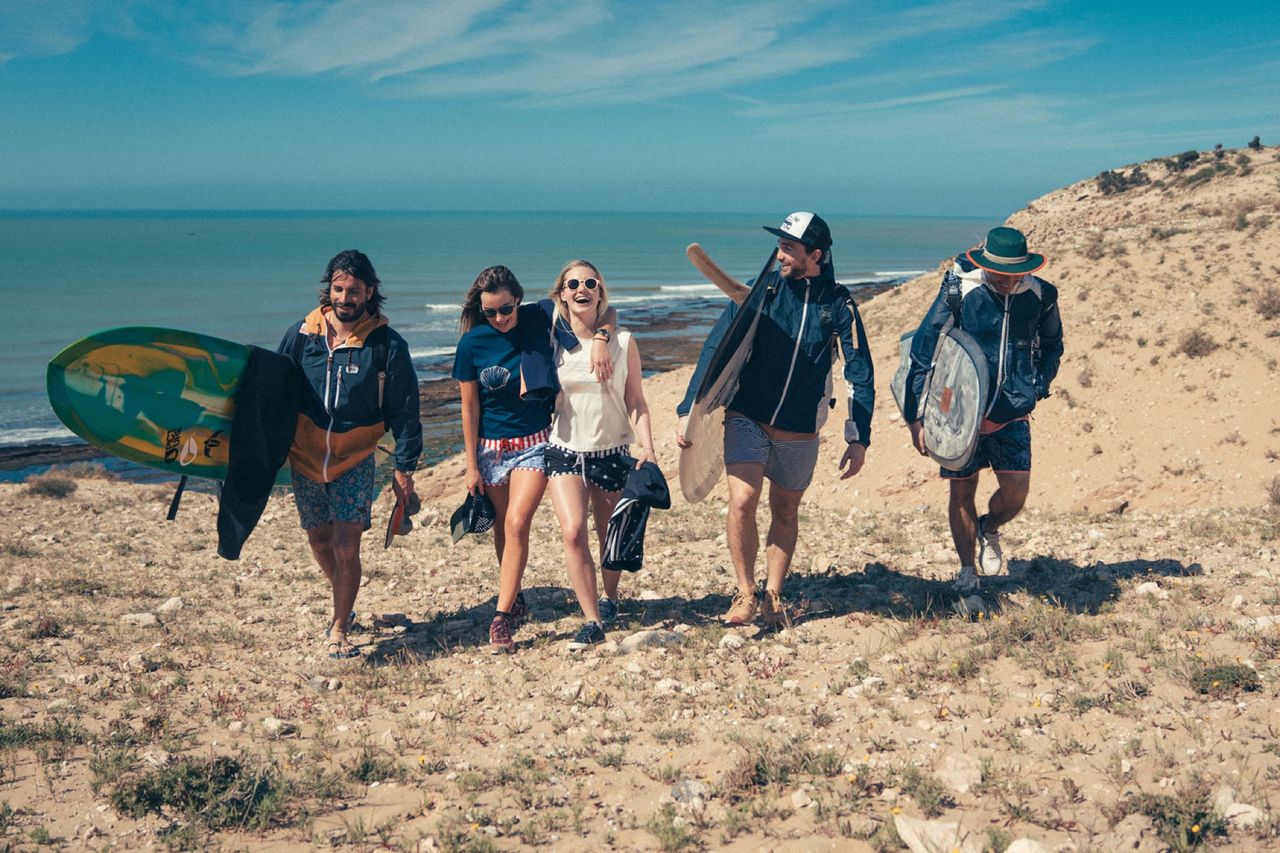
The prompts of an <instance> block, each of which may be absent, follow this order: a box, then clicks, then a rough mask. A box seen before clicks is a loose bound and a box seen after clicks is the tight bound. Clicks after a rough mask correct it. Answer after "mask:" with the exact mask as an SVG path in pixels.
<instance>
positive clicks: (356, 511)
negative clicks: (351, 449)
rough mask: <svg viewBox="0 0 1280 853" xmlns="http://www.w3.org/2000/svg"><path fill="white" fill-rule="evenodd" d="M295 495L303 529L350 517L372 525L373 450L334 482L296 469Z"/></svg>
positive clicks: (357, 521) (349, 519) (367, 527)
mask: <svg viewBox="0 0 1280 853" xmlns="http://www.w3.org/2000/svg"><path fill="white" fill-rule="evenodd" d="M293 499H294V502H295V503H297V505H298V517H299V518H300V519H301V520H302V529H303V530H310V529H311V528H313V527H319V526H320V525H322V524H329V523H332V522H334V521H350V522H355V523H358V524H362V525H364V529H365V530H368V529H369V522H370V516H369V508H370V507H371V506H372V505H373V454H372V453H370V454H369V455H368V456H367V457H366V458H365V460H364V461H363V462H360V463H358V464H357V465H356V466H355V467H354V468H352V469H351V470H349V471H344V472H343V473H341V474H339V475H338V477H337V479H335V480H334V481H333V482H332V483H317V482H316V481H315V480H312V479H309V478H307V477H304V476H302V475H301V474H299V473H298V472H297V471H294V472H293Z"/></svg>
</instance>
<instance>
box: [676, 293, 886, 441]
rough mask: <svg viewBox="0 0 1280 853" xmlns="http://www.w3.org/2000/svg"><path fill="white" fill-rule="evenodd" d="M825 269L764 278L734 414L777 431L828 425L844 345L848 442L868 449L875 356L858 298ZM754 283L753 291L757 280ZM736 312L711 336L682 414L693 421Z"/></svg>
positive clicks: (809, 429) (680, 409)
mask: <svg viewBox="0 0 1280 853" xmlns="http://www.w3.org/2000/svg"><path fill="white" fill-rule="evenodd" d="M827 269H828V268H824V271H823V273H822V274H821V275H818V276H814V277H813V278H807V279H784V278H783V277H782V276H781V275H780V274H778V272H776V271H773V272H770V273H769V274H768V275H767V276H766V277H765V281H764V283H765V285H766V286H767V287H768V288H769V289H770V291H769V293H768V294H767V296H766V298H765V301H764V305H763V307H762V308H761V315H760V322H759V325H757V327H756V335H755V342H754V344H753V345H752V348H751V356H750V358H748V359H747V363H746V364H745V365H744V366H743V369H742V375H741V377H740V378H739V381H738V390H737V393H736V394H735V395H734V397H733V399H732V400H730V401H729V406H728V408H730V409H732V410H733V411H735V412H740V413H741V414H743V415H746V416H747V417H749V418H751V419H752V420H754V421H757V422H759V423H762V424H766V425H768V426H773V427H777V428H778V429H783V430H788V431H791V432H817V431H818V429H819V427H821V426H822V424H823V423H824V422H825V421H826V415H827V410H828V407H829V401H830V400H831V385H830V380H831V367H832V364H833V361H834V355H835V353H834V350H835V347H834V342H835V341H836V340H838V341H839V346H840V351H841V353H842V354H843V356H844V378H845V382H846V383H847V384H848V386H849V411H848V417H847V419H846V420H845V426H844V438H845V441H849V442H857V443H858V444H861V445H863V446H868V445H870V443H871V412H872V407H873V406H874V404H875V387H874V379H875V374H874V369H873V367H872V364H871V351H870V350H869V349H868V348H867V334H866V331H865V330H864V329H863V327H862V317H861V315H859V313H858V308H857V306H856V305H854V304H853V297H852V296H850V295H849V290H848V288H846V287H844V286H843V285H840V284H837V283H836V282H835V279H834V278H832V277H831V275H830V273H829V272H828V271H827ZM748 284H749V286H753V285H754V281H752V282H749V283H748ZM737 313H738V304H737V303H736V302H730V303H729V307H728V308H726V309H725V310H724V313H723V314H721V315H720V319H719V320H718V321H717V322H716V324H715V327H714V328H712V330H711V333H710V334H709V335H708V336H707V342H706V343H705V344H704V345H703V347H702V353H701V355H700V356H699V357H698V366H697V368H696V369H695V370H694V372H693V378H692V379H690V380H689V388H688V390H687V391H686V393H685V397H684V400H683V401H681V403H680V405H679V406H677V407H676V412H677V414H679V415H682V416H683V415H687V414H688V413H689V410H690V409H692V408H693V398H694V396H695V395H696V394H697V391H698V386H699V385H700V384H701V382H702V377H703V375H704V374H705V373H706V371H707V367H708V365H709V364H710V362H711V359H712V358H713V357H714V356H715V352H716V349H717V347H718V346H719V345H720V341H721V340H722V339H723V337H724V334H725V332H726V331H727V330H728V328H729V324H730V323H731V322H732V321H733V318H734V316H736V315H737Z"/></svg>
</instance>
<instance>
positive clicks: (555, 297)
mask: <svg viewBox="0 0 1280 853" xmlns="http://www.w3.org/2000/svg"><path fill="white" fill-rule="evenodd" d="M574 267H586V268H587V269H589V270H591V272H593V273H595V278H596V281H598V282H600V284H599V289H600V300H599V301H598V302H596V323H597V324H599V323H600V320H601V319H602V318H603V317H604V315H605V313H606V312H607V311H608V310H609V288H607V287H606V286H605V283H604V276H602V275H601V274H600V270H599V269H598V268H597V267H596V265H595V264H593V263H591V261H584V260H583V259H582V258H578V259H577V260H573V261H569V263H567V264H565V265H564V268H563V269H562V270H560V274H559V275H558V276H556V283H555V284H554V285H552V287H551V293H550V296H551V301H552V302H554V303H555V306H556V315H557V316H559V317H561V318H563V319H564V321H565V322H568V321H569V309H568V308H566V307H565V304H564V300H563V299H561V298H560V294H561V293H563V292H564V280H565V276H567V275H568V274H569V270H571V269H573V268H574Z"/></svg>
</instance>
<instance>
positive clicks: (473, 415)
mask: <svg viewBox="0 0 1280 853" xmlns="http://www.w3.org/2000/svg"><path fill="white" fill-rule="evenodd" d="M458 392H459V395H460V396H461V397H462V444H463V446H464V447H465V448H466V462H467V474H466V485H467V491H468V492H479V493H480V494H482V495H483V494H484V478H483V477H481V476H480V463H479V455H478V451H479V448H480V384H479V383H478V382H459V383H458Z"/></svg>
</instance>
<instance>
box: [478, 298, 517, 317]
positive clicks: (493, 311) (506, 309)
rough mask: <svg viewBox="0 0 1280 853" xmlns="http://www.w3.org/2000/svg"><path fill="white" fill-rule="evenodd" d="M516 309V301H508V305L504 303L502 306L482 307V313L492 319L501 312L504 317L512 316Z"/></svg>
mask: <svg viewBox="0 0 1280 853" xmlns="http://www.w3.org/2000/svg"><path fill="white" fill-rule="evenodd" d="M514 310H516V303H514V302H508V303H507V304H506V305H503V306H502V307H501V308H481V309H480V313H481V314H483V315H484V317H485V319H486V320H492V319H493V318H494V317H497V316H498V315H499V314H501V315H502V316H503V317H509V316H511V312H512V311H514Z"/></svg>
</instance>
